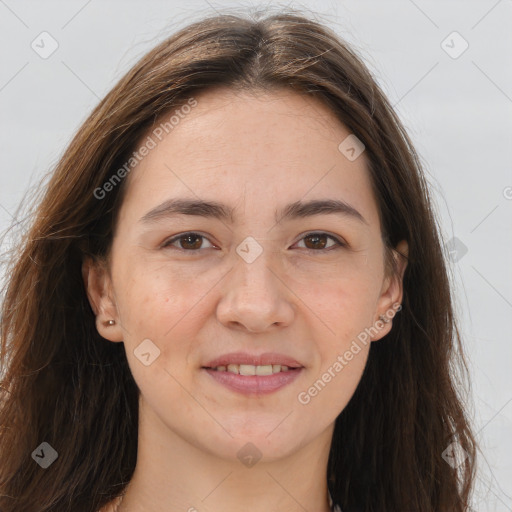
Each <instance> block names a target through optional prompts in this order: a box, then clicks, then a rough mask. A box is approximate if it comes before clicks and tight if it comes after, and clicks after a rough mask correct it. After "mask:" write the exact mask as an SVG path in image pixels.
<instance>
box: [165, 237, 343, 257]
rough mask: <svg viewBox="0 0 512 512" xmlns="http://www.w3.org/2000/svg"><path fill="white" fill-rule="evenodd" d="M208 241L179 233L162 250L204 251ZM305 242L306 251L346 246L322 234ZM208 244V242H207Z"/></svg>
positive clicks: (212, 246) (211, 246) (307, 238)
mask: <svg viewBox="0 0 512 512" xmlns="http://www.w3.org/2000/svg"><path fill="white" fill-rule="evenodd" d="M203 239H204V240H208V239H207V238H206V237H205V236H203V235H201V234H199V233H195V232H188V233H181V234H179V235H176V236H174V237H172V238H170V239H169V240H167V241H166V242H164V244H163V245H162V248H166V247H172V248H174V249H178V250H181V251H188V252H197V251H198V250H199V249H204V248H205V247H201V246H202V240H203ZM328 239H330V240H332V241H333V242H334V243H333V244H332V245H330V246H327V243H328V242H327V240H328ZM303 240H305V241H306V242H305V243H308V244H310V247H307V246H306V247H305V249H306V250H308V251H316V252H319V251H320V252H321V251H328V250H331V249H332V248H333V247H336V246H338V247H345V246H346V244H345V243H343V242H341V241H340V240H339V239H338V238H336V237H335V236H333V235H329V234H327V233H323V232H315V233H308V234H307V235H306V236H304V237H303V238H302V239H301V240H300V242H302V241H303ZM176 243H179V245H180V247H177V246H176V245H175V244H176ZM208 243H210V242H208ZM209 248H215V246H214V245H212V244H211V243H210V247H206V249H209Z"/></svg>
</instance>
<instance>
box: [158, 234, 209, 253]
mask: <svg viewBox="0 0 512 512" xmlns="http://www.w3.org/2000/svg"><path fill="white" fill-rule="evenodd" d="M201 239H204V240H207V238H206V237H204V236H203V235H200V234H199V233H194V232H189V233H182V234H180V235H177V236H175V237H173V238H171V239H170V240H167V241H166V242H164V244H163V245H162V247H170V246H172V245H173V244H175V243H176V242H180V246H181V247H174V248H175V249H178V250H183V251H189V252H194V251H197V250H198V249H201V244H202V241H201ZM211 247H214V246H213V245H212V246H211ZM207 249H208V247H207Z"/></svg>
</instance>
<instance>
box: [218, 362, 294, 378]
mask: <svg viewBox="0 0 512 512" xmlns="http://www.w3.org/2000/svg"><path fill="white" fill-rule="evenodd" d="M215 370H217V371H218V372H225V371H228V372H231V373H237V374H240V375H272V374H273V373H279V372H287V371H288V366H286V365H284V364H283V365H281V364H267V365H263V366H254V365H252V364H228V365H227V366H217V367H216V368H215Z"/></svg>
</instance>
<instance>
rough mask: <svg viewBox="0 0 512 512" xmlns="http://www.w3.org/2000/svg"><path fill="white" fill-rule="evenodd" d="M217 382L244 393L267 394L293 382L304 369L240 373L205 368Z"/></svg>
mask: <svg viewBox="0 0 512 512" xmlns="http://www.w3.org/2000/svg"><path fill="white" fill-rule="evenodd" d="M203 370H205V371H206V373H208V375H210V376H211V377H212V378H213V379H215V381H216V382H218V383H219V384H222V385H223V386H226V387H227V388H229V389H231V390H232V391H237V392H238V393H242V394H244V395H257V396H259V395H267V394H269V393H274V392H275V391H277V390H279V389H282V388H284V387H285V386H287V385H288V384H290V383H291V382H293V381H294V380H295V379H296V378H297V377H298V376H299V375H300V374H301V373H302V371H303V370H304V368H297V369H295V370H288V371H287V372H279V373H273V374H272V375H239V374H237V373H231V372H227V371H226V372H219V371H217V370H212V369H211V368H203Z"/></svg>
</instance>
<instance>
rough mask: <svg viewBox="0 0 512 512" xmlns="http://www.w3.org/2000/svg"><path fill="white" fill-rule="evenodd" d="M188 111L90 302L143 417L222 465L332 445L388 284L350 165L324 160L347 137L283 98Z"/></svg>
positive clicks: (160, 150)
mask: <svg viewBox="0 0 512 512" xmlns="http://www.w3.org/2000/svg"><path fill="white" fill-rule="evenodd" d="M195 99H196V100H197V106H195V107H194V108H191V109H190V112H189V113H188V114H186V115H182V116H181V117H180V120H179V123H177V124H176V125H175V126H174V128H173V129H172V131H169V134H168V135H166V136H165V137H161V138H162V140H161V141H160V140H158V138H157V137H155V135H154V134H152V133H151V132H150V133H149V135H150V136H151V137H152V138H153V139H154V141H155V142H156V147H154V148H152V149H149V151H148V154H147V155H146V156H145V157H144V158H143V159H142V161H141V162H140V163H139V164H138V165H137V166H136V167H135V169H134V170H133V171H131V174H130V175H129V176H128V177H127V178H126V179H127V180H128V183H126V185H127V190H126V196H125V198H124V200H123V204H122V206H121V209H120V212H119V217H118V223H117V227H116V232H115V236H114V240H113V245H112V251H111V258H110V273H108V274H103V275H101V274H100V271H99V270H98V269H96V270H93V274H94V275H96V277H95V279H89V285H88V286H89V293H90V297H91V300H92V302H93V303H94V304H95V306H94V308H95V311H96V312H97V313H98V329H99V331H100V333H101V334H102V336H104V337H105V338H107V339H110V340H112V341H123V342H124V344H125V349H126V354H127V358H128V362H129V364H130V368H131V371H132V373H133V377H134V379H135V381H136V383H137V385H138V387H139V389H140V391H141V400H142V401H143V405H144V408H143V409H141V410H142V411H147V412H145V413H144V414H146V421H154V422H161V425H164V426H165V427H166V428H168V429H169V430H171V431H172V432H173V433H174V434H175V435H177V436H179V438H181V439H183V440H186V441H187V442H188V443H190V444H192V445H193V446H195V447H197V448H199V449H200V450H202V451H205V452H209V453H210V454H213V455H216V456H218V457H222V458H224V459H233V458H235V457H237V452H238V450H239V449H240V448H241V447H243V446H244V445H245V444H246V443H248V442H250V443H252V444H253V445H254V446H255V447H256V448H257V450H258V451H259V452H261V454H262V455H263V457H266V459H267V460H271V459H273V458H278V457H283V456H286V455H290V454H292V453H293V452H294V451H296V450H298V449H299V448H303V447H305V446H306V445H308V444H309V443H312V442H313V441H315V440H317V441H318V440H319V439H320V438H322V439H323V438H325V440H326V441H327V440H328V439H330V435H331V434H332V428H333V422H334V420H335V419H336V417H337V416H338V415H339V414H340V412H341V411H342V410H343V409H344V407H345V406H346V405H347V403H348V401H349V400H350V398H351V396H352V394H353V393H354V391H355V389H356V387H357V385H358V383H359V381H360V378H361V375H362V372H363V369H364V366H365V363H366V360H367V355H368V351H369V346H370V341H371V340H377V339H379V338H381V337H382V336H384V335H385V334H386V333H387V332H389V330H390V328H391V322H389V323H387V324H383V323H382V322H378V325H379V326H380V328H378V327H377V328H376V327H375V324H376V321H377V320H378V318H379V315H386V314H388V316H392V314H391V315H390V314H389V311H392V312H394V310H393V309H392V306H393V304H394V303H397V302H400V301H401V293H402V292H401V276H400V277H397V278H392V277H391V276H387V275H386V274H385V270H384V246H383V242H382V240H381V232H380V227H379V216H378V210H377V205H376V201H375V198H374V197H373V195H372V190H371V185H370V177H369V173H368V170H367V160H366V156H365V153H364V152H363V153H362V154H361V155H360V156H359V157H357V158H355V159H354V155H355V156H357V149H358V148H357V147H355V151H351V149H350V147H352V146H351V144H350V141H351V139H348V140H347V141H345V142H344V144H342V145H341V149H339V146H340V144H341V143H342V142H343V141H344V140H345V139H346V138H347V137H348V136H349V135H350V132H349V131H348V130H347V129H346V128H345V127H344V126H343V125H342V124H341V123H339V122H338V121H337V120H336V119H335V118H334V117H333V115H332V114H331V113H330V111H329V110H328V109H327V108H326V107H325V106H323V105H322V104H320V103H317V100H314V99H311V98H306V97H304V96H301V95H298V94H297V93H294V92H292V91H278V92H273V93H271V94H268V93H267V94H264V93H260V94H258V95H254V94H249V93H236V92H234V91H232V90H229V89H221V90H216V91H209V92H206V93H203V94H201V95H199V96H197V97H196V98H195ZM187 111H188V110H187ZM169 117H170V115H169ZM166 120H167V119H166ZM155 127H156V125H155ZM158 133H160V132H158ZM164 133H165V132H164ZM146 141H147V140H146V139H144V142H146ZM152 145H153V144H151V143H150V144H149V146H152ZM177 200H181V201H191V202H194V203H198V204H199V203H202V202H208V203H215V205H217V206H215V208H213V207H207V206H204V207H199V206H198V207H194V208H192V207H190V208H189V209H188V214H187V212H186V211H182V212H180V209H179V208H178V206H179V205H176V203H174V202H175V201H177ZM312 201H338V202H341V203H340V204H345V206H341V207H340V208H339V209H338V211H337V212H329V211H327V209H324V210H323V211H322V209H321V208H319V206H318V205H317V206H314V205H313V206H311V207H308V206H307V205H308V204H309V203H310V202H312ZM218 205H222V208H219V207H218ZM289 205H293V207H291V208H290V207H289ZM227 212H232V213H231V215H229V214H226V215H225V216H221V215H220V214H221V213H227ZM191 232H192V233H191ZM187 234H188V236H187ZM402 272H403V269H402ZM98 277H99V278H98ZM95 283H96V284H95ZM98 283H99V284H98ZM110 318H112V319H114V320H115V321H116V325H115V326H106V325H105V322H106V321H107V320H109V319H110ZM369 328H373V331H369V330H368V329H369ZM376 331H378V332H376ZM369 332H371V333H372V335H369V334H368V333H369ZM365 333H366V334H365ZM233 354H236V355H233ZM266 354H267V355H266ZM265 355H266V356H265ZM260 356H262V357H261V358H260ZM215 360H217V361H215ZM230 363H231V364H235V365H236V366H231V367H230V368H229V369H230V370H232V371H226V372H224V371H223V368H222V367H226V366H227V365H228V364H230ZM238 365H242V366H241V367H239V366H238ZM272 365H275V366H272ZM277 365H287V366H288V367H289V368H288V370H286V368H284V369H283V368H281V371H279V370H280V368H279V367H278V366H277ZM216 366H221V368H220V369H218V370H215V369H213V367H216ZM291 367H297V368H295V369H292V368H291ZM240 368H241V371H242V373H249V374H252V373H253V372H256V373H257V374H256V375H235V373H234V372H237V371H240ZM226 370H228V369H227V368H226ZM273 371H276V372H278V373H275V374H271V375H267V374H268V373H269V372H273ZM247 449H248V450H249V451H250V450H255V449H254V448H250V449H249V448H246V450H247Z"/></svg>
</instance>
